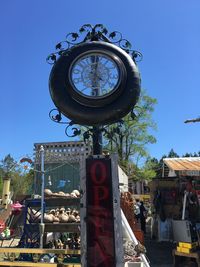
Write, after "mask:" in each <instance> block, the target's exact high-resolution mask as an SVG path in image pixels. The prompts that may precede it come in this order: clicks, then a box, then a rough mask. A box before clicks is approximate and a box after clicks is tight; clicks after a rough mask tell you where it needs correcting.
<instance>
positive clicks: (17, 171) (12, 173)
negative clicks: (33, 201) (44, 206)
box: [0, 154, 34, 200]
mask: <svg viewBox="0 0 200 267" xmlns="http://www.w3.org/2000/svg"><path fill="white" fill-rule="evenodd" d="M5 175H6V176H9V177H10V178H11V188H10V190H11V192H13V199H14V200H15V198H16V196H17V195H23V194H31V191H32V187H33V180H34V171H33V170H30V171H29V172H28V173H25V172H24V171H23V170H22V169H21V168H19V166H18V164H17V162H16V161H15V160H14V158H13V157H12V156H11V155H10V154H8V155H7V156H6V157H5V158H4V159H2V160H1V161H0V197H1V195H2V189H3V178H4V176H5Z"/></svg>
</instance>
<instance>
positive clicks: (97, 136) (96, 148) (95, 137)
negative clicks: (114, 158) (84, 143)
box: [92, 126, 103, 155]
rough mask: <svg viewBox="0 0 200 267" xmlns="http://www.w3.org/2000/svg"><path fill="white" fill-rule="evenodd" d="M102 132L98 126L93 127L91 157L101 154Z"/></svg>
mask: <svg viewBox="0 0 200 267" xmlns="http://www.w3.org/2000/svg"><path fill="white" fill-rule="evenodd" d="M102 138H103V137H102V131H101V128H100V127H99V126H94V127H93V134H92V143H93V155H101V154H102Z"/></svg>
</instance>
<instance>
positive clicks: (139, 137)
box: [106, 91, 157, 166]
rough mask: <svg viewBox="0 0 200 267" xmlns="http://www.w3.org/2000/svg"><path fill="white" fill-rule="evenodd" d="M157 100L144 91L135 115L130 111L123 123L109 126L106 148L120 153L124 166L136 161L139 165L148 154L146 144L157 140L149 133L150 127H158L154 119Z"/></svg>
mask: <svg viewBox="0 0 200 267" xmlns="http://www.w3.org/2000/svg"><path fill="white" fill-rule="evenodd" d="M156 102H157V101H156V99H154V98H152V97H150V96H148V95H146V93H145V92H144V91H143V92H142V95H141V97H140V100H139V103H138V105H137V106H136V107H135V109H134V115H133V114H130V113H129V114H128V115H127V116H126V117H125V118H123V121H124V122H123V123H121V122H120V123H116V124H112V125H110V126H109V127H108V129H107V132H106V138H107V139H108V140H109V143H108V145H107V146H106V149H107V150H108V151H110V152H116V153H118V155H119V162H120V164H121V165H122V166H123V165H124V164H125V165H126V162H134V163H135V165H138V163H139V161H140V160H141V159H142V158H146V157H147V156H148V151H147V148H146V145H148V144H154V143H155V142H156V139H155V137H154V136H153V135H152V134H150V133H149V130H150V129H156V124H155V122H154V121H153V119H152V112H153V111H154V106H155V104H156ZM133 116H134V119H133Z"/></svg>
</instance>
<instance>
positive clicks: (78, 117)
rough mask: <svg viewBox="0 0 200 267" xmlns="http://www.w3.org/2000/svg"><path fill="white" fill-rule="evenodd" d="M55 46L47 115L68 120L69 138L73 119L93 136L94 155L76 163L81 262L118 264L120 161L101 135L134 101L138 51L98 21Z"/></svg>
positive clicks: (100, 266)
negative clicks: (105, 152)
mask: <svg viewBox="0 0 200 267" xmlns="http://www.w3.org/2000/svg"><path fill="white" fill-rule="evenodd" d="M83 35H84V36H83ZM82 36H83V37H82ZM81 37H82V38H81ZM56 50H57V51H56V52H55V53H52V54H50V55H49V56H48V58H47V61H48V62H49V63H50V64H52V65H53V67H52V70H51V73H50V77H49V90H50V95H51V98H52V100H53V102H54V104H55V106H56V108H57V109H53V110H52V111H51V112H50V113H49V116H50V118H51V119H52V120H53V121H55V122H58V123H64V122H63V121H62V116H65V117H67V118H68V119H70V121H69V122H66V124H68V125H67V127H66V134H67V135H68V136H70V137H74V136H77V135H79V134H80V133H81V130H80V128H78V127H75V126H74V125H75V124H77V125H82V126H85V127H84V129H86V130H85V132H84V133H83V138H84V140H87V139H88V138H90V137H92V141H93V155H92V156H90V157H88V158H86V159H84V160H83V161H82V163H81V168H80V169H81V173H80V185H81V192H82V197H81V205H80V207H81V210H80V214H81V264H82V266H83V267H122V266H124V256H123V245H122V244H123V243H122V219H121V209H120V192H119V180H118V164H117V158H116V156H113V155H111V156H104V155H102V138H103V133H106V132H107V130H106V127H107V126H108V125H110V124H112V123H116V122H119V121H120V122H121V123H122V118H123V117H124V116H126V115H127V114H128V113H129V112H132V111H133V108H134V106H135V104H136V103H137V101H138V98H139V95H140V83H141V80H140V74H139V71H138V68H137V65H136V60H137V59H138V58H139V59H140V58H141V54H140V53H139V52H137V51H135V50H132V49H131V44H130V42H128V41H127V40H126V39H124V38H123V37H122V34H121V33H119V32H117V31H114V32H111V33H110V34H109V33H108V30H107V29H106V28H105V27H104V26H103V25H102V24H97V25H95V26H92V25H90V24H85V25H83V26H82V27H81V28H80V29H79V33H70V34H68V35H67V37H66V40H65V41H64V42H60V43H58V44H57V45H56ZM53 112H56V115H53ZM70 128H72V134H69V130H70ZM111 138H112V137H111Z"/></svg>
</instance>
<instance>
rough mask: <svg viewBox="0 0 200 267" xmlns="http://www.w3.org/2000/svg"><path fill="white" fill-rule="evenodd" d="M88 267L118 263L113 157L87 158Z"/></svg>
mask: <svg viewBox="0 0 200 267" xmlns="http://www.w3.org/2000/svg"><path fill="white" fill-rule="evenodd" d="M86 175H87V179H86V196H87V223H86V225H87V267H114V266H115V247H114V244H115V242H114V218H113V193H112V175H111V160H110V158H103V159H93V158H91V159H90V158H89V159H87V160H86Z"/></svg>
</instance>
